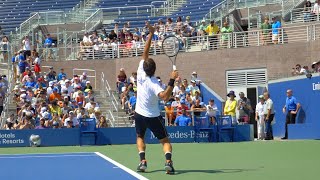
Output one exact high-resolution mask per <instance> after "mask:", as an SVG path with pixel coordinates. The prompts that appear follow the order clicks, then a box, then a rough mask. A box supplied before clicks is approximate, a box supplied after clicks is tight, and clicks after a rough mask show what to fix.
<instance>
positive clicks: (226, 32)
mask: <svg viewBox="0 0 320 180" xmlns="http://www.w3.org/2000/svg"><path fill="white" fill-rule="evenodd" d="M221 33H222V36H221V39H222V47H224V48H226V47H230V46H231V38H232V36H231V33H232V29H231V27H230V26H229V23H228V22H224V23H223V28H222V29H221Z"/></svg>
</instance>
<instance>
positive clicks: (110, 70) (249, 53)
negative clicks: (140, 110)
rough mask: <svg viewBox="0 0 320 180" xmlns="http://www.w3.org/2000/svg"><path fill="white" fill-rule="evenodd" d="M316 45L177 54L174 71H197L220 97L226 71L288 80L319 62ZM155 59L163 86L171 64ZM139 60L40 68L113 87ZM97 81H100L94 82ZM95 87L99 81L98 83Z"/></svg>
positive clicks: (61, 63)
mask: <svg viewBox="0 0 320 180" xmlns="http://www.w3.org/2000/svg"><path fill="white" fill-rule="evenodd" d="M319 49H320V42H319V41H312V42H308V43H291V44H284V45H269V46H260V47H249V48H238V49H223V50H214V51H203V52H193V53H180V54H179V55H178V57H177V67H178V69H179V71H180V74H181V76H182V77H183V78H187V79H190V74H191V73H192V71H197V72H198V75H199V77H200V79H202V81H203V82H205V83H206V84H207V85H208V86H209V87H210V88H212V89H213V90H214V91H215V92H217V93H218V94H219V95H220V96H221V97H223V98H224V97H225V94H226V78H225V72H226V70H235V69H248V68H263V67H267V69H268V76H269V78H272V79H273V78H275V77H276V78H277V77H283V76H288V74H290V72H291V68H292V67H294V66H295V64H297V63H299V64H301V65H308V66H309V67H310V66H311V63H312V62H313V61H317V60H319V59H318V57H319V55H320V51H319ZM153 58H155V61H156V63H157V71H156V73H157V75H159V76H161V77H162V78H163V80H164V82H167V79H168V77H169V73H170V71H171V68H172V67H171V61H169V60H168V57H166V56H165V55H159V56H156V57H153ZM140 59H141V57H133V58H120V59H115V60H110V59H108V60H86V61H56V62H43V65H53V66H54V67H56V69H57V68H59V67H64V68H65V69H66V71H67V72H68V73H69V74H70V75H72V69H73V68H88V69H95V70H96V71H97V74H98V76H100V74H101V72H104V73H105V75H106V77H107V78H108V80H109V81H110V85H112V86H113V87H114V84H115V80H116V75H117V73H118V71H119V69H120V68H121V67H123V68H125V70H126V72H127V75H128V76H129V75H130V74H131V73H132V72H134V71H136V69H137V67H138V63H139V61H140ZM98 79H100V78H98ZM98 84H99V80H98Z"/></svg>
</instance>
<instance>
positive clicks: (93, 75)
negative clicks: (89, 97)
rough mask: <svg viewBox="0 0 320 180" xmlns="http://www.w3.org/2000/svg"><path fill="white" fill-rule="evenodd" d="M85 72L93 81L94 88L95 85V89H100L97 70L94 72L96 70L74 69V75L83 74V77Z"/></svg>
mask: <svg viewBox="0 0 320 180" xmlns="http://www.w3.org/2000/svg"><path fill="white" fill-rule="evenodd" d="M83 72H86V73H87V78H88V79H89V80H90V81H91V85H92V86H93V85H94V87H93V88H95V89H98V87H97V72H96V70H94V69H78V68H73V69H72V73H73V74H78V75H79V74H81V75H82V73H83ZM92 80H93V81H94V83H92Z"/></svg>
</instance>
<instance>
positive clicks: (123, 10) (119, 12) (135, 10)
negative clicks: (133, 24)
mask: <svg viewBox="0 0 320 180" xmlns="http://www.w3.org/2000/svg"><path fill="white" fill-rule="evenodd" d="M100 9H101V10H102V11H103V20H112V21H113V20H114V19H118V18H119V16H124V17H132V18H134V17H137V16H140V15H143V16H144V17H145V15H146V14H147V15H148V16H154V12H153V10H154V7H153V5H140V6H124V7H112V8H100Z"/></svg>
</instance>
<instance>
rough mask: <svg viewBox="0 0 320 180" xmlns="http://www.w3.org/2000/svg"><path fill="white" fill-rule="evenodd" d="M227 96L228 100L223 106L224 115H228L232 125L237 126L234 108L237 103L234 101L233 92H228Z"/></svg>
mask: <svg viewBox="0 0 320 180" xmlns="http://www.w3.org/2000/svg"><path fill="white" fill-rule="evenodd" d="M227 96H228V97H229V99H228V100H227V101H226V103H225V105H224V115H230V116H231V117H232V124H237V118H236V107H237V101H236V100H235V99H234V98H235V97H236V95H235V93H234V91H230V92H229V93H228V94H227Z"/></svg>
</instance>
